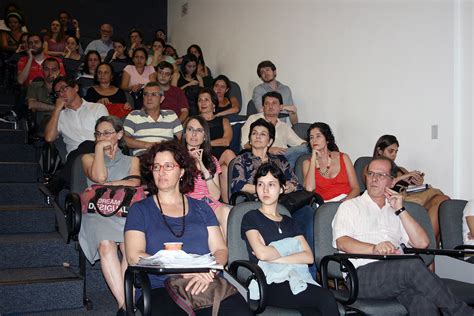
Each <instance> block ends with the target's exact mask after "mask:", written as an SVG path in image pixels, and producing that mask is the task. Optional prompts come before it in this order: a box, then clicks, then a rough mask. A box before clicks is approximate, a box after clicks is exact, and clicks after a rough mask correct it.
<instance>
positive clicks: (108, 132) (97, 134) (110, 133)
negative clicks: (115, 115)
mask: <svg viewBox="0 0 474 316" xmlns="http://www.w3.org/2000/svg"><path fill="white" fill-rule="evenodd" d="M115 133H117V132H112V131H103V132H102V133H101V132H95V133H94V136H95V138H99V137H101V136H104V137H109V136H110V135H113V134H115Z"/></svg>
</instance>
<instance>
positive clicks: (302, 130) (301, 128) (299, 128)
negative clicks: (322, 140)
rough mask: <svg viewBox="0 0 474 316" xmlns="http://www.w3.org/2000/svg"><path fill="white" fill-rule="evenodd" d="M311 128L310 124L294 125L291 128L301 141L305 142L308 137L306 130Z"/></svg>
mask: <svg viewBox="0 0 474 316" xmlns="http://www.w3.org/2000/svg"><path fill="white" fill-rule="evenodd" d="M310 126H311V124H310V123H296V124H295V125H293V126H292V127H291V128H293V130H294V131H295V133H296V135H298V136H299V137H300V138H301V139H303V140H306V138H307V137H308V128H309V127H310Z"/></svg>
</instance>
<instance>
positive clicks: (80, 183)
mask: <svg viewBox="0 0 474 316" xmlns="http://www.w3.org/2000/svg"><path fill="white" fill-rule="evenodd" d="M81 158H82V155H81V156H79V157H77V158H76V159H74V162H73V164H72V171H71V192H72V193H81V192H83V191H84V190H85V189H86V188H87V177H86V174H85V173H84V169H83V168H82V159H81Z"/></svg>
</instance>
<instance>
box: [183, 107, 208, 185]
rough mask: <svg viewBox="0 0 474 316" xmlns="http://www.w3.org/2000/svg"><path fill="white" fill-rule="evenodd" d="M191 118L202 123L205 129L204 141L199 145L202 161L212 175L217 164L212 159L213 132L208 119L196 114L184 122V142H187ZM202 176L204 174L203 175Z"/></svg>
mask: <svg viewBox="0 0 474 316" xmlns="http://www.w3.org/2000/svg"><path fill="white" fill-rule="evenodd" d="M191 120H196V121H198V123H199V124H201V126H202V128H203V129H204V142H203V143H202V144H201V146H199V148H200V149H202V162H203V163H204V166H205V167H206V169H207V170H209V172H210V173H211V175H212V176H214V174H215V173H216V166H215V165H214V162H213V161H212V154H211V133H210V132H209V124H207V121H206V120H205V119H204V118H203V117H202V116H199V115H196V116H191V117H190V118H188V119H187V120H186V122H185V123H184V134H185V135H184V137H183V138H182V139H183V143H186V133H187V130H186V129H187V127H188V123H189V122H190V121H191ZM201 176H202V175H201Z"/></svg>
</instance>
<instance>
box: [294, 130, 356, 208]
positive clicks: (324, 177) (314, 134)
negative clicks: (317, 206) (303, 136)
mask: <svg viewBox="0 0 474 316" xmlns="http://www.w3.org/2000/svg"><path fill="white" fill-rule="evenodd" d="M307 141H308V145H309V146H310V149H311V151H312V154H311V159H308V160H306V161H305V162H304V163H303V174H304V187H305V189H306V190H307V191H315V192H316V193H318V194H319V195H321V197H322V198H323V199H324V200H325V201H342V200H348V199H351V198H353V197H356V196H358V195H359V194H360V188H359V184H358V182H357V178H356V174H355V170H354V166H353V165H352V162H351V159H350V158H349V156H348V155H346V154H344V153H341V152H339V149H338V147H337V145H336V141H335V138H334V135H333V133H332V131H331V128H330V127H329V125H327V124H326V123H322V122H316V123H313V124H311V126H310V127H309V129H308V139H307Z"/></svg>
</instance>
